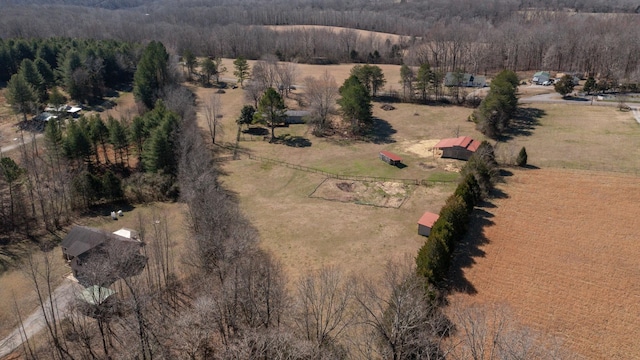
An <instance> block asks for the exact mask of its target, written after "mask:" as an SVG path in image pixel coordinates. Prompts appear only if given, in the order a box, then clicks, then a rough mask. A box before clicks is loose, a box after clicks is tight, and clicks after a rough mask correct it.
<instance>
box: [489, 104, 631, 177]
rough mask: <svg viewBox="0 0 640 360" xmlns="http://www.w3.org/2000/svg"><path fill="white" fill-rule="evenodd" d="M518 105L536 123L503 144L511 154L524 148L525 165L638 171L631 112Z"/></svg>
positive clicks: (582, 106)
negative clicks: (534, 117) (526, 157)
mask: <svg viewBox="0 0 640 360" xmlns="http://www.w3.org/2000/svg"><path fill="white" fill-rule="evenodd" d="M523 107H524V108H525V109H531V110H530V112H531V113H536V114H538V115H539V118H538V119H537V120H536V121H535V122H537V124H535V123H534V124H533V125H532V126H531V127H530V128H529V129H523V131H522V132H521V135H519V136H517V137H515V138H514V139H512V140H510V141H509V142H508V143H507V144H506V145H507V147H509V146H511V147H512V148H513V149H516V151H517V150H519V149H520V147H522V146H525V147H526V148H527V154H528V155H529V163H531V164H534V165H537V166H542V167H567V168H577V169H594V170H608V171H623V172H636V173H637V172H638V171H639V169H640V125H638V123H637V122H636V121H635V119H634V117H633V114H632V113H631V112H622V111H618V110H617V109H616V108H614V107H604V106H585V105H568V104H542V103H536V104H531V105H525V106H523ZM529 125H531V123H529ZM500 146H503V145H502V144H500ZM516 154H517V152H516Z"/></svg>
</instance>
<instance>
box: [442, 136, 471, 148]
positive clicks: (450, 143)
mask: <svg viewBox="0 0 640 360" xmlns="http://www.w3.org/2000/svg"><path fill="white" fill-rule="evenodd" d="M455 146H458V147H462V148H465V149H467V150H469V151H476V150H478V147H479V146H480V142H479V141H477V140H473V139H472V138H471V137H469V136H460V137H457V138H448V139H442V140H440V142H438V143H437V144H436V145H435V146H434V147H435V148H437V149H444V148H452V147H455Z"/></svg>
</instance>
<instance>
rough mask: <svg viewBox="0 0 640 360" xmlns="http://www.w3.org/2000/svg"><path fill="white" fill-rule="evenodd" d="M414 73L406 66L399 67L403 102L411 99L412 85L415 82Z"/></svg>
mask: <svg viewBox="0 0 640 360" xmlns="http://www.w3.org/2000/svg"><path fill="white" fill-rule="evenodd" d="M415 77H416V75H415V73H414V72H413V69H411V68H410V67H409V66H408V65H407V64H403V65H402V67H400V83H401V84H402V97H403V98H404V99H405V100H407V99H408V100H411V99H413V95H414V94H413V83H414V81H415Z"/></svg>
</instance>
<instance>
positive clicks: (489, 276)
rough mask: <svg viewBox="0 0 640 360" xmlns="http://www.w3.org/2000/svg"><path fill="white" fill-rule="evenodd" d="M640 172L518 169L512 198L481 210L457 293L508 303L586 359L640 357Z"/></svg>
mask: <svg viewBox="0 0 640 360" xmlns="http://www.w3.org/2000/svg"><path fill="white" fill-rule="evenodd" d="M638 180H639V178H638V177H634V176H627V175H616V174H614V175H611V174H606V173H599V172H586V171H570V170H546V169H543V170H514V175H513V176H511V177H508V178H507V182H506V184H504V185H502V186H501V187H500V188H501V190H502V191H503V192H504V193H505V194H506V197H505V196H503V197H502V198H499V199H494V200H492V204H493V206H488V207H483V208H481V209H478V210H476V212H475V219H474V221H473V223H472V227H471V231H470V234H469V236H468V238H467V240H468V243H466V244H465V245H463V246H461V248H460V249H459V250H458V256H457V258H456V260H455V261H454V267H453V269H454V271H453V273H452V277H453V280H452V282H453V284H454V288H455V291H454V294H453V295H452V296H451V300H452V301H454V302H458V301H462V302H466V303H480V304H503V303H504V304H507V305H508V306H510V307H511V309H512V310H513V313H514V314H515V315H516V317H517V320H519V321H521V322H522V323H523V324H524V325H528V326H531V327H533V328H535V329H537V330H540V331H543V332H545V333H548V334H551V335H554V336H558V337H560V338H561V339H564V341H565V342H566V344H567V345H568V347H569V348H571V349H572V350H573V351H575V352H577V353H579V354H582V355H584V356H585V357H586V358H589V359H630V358H637V357H640V343H639V342H638V341H637V339H638V338H640V328H638V326H637V325H638V319H640V268H639V267H638V258H639V257H640V245H639V244H638V241H637V240H638V239H639V238H640V219H639V218H638V214H637V211H634V210H635V209H637V208H638V203H640V182H639V181H638ZM455 269H458V271H456V270H455Z"/></svg>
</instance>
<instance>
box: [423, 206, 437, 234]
mask: <svg viewBox="0 0 640 360" xmlns="http://www.w3.org/2000/svg"><path fill="white" fill-rule="evenodd" d="M439 217H440V215H438V214H434V213H432V212H428V211H427V212H426V213H424V214H423V215H422V217H421V218H420V220H418V234H419V235H423V236H429V234H430V233H431V228H432V227H433V224H435V223H436V221H437V220H438V218H439Z"/></svg>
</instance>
